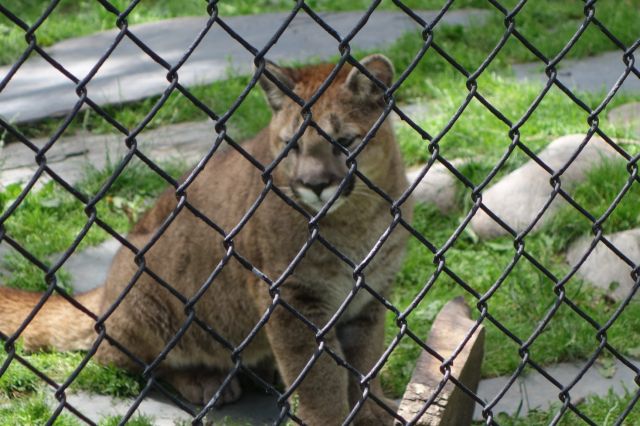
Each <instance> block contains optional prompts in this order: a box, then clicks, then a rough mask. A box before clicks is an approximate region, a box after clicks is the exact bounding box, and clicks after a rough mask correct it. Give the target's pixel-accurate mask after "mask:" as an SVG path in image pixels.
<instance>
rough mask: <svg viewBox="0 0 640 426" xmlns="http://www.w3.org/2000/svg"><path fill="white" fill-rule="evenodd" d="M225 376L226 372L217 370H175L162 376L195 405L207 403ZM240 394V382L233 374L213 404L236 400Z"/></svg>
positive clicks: (217, 404) (219, 404)
mask: <svg viewBox="0 0 640 426" xmlns="http://www.w3.org/2000/svg"><path fill="white" fill-rule="evenodd" d="M225 378H226V374H224V373H222V372H217V371H176V372H172V373H170V374H167V375H166V376H165V377H164V379H165V380H167V382H169V383H170V384H171V386H173V387H174V389H175V390H176V391H178V393H180V395H182V396H183V397H184V398H185V399H187V400H188V401H189V402H191V403H193V404H196V405H205V404H207V403H208V402H209V401H210V400H211V398H213V396H214V395H215V393H216V392H218V390H219V389H220V387H221V386H222V383H223V382H224V380H225ZM241 395H242V389H241V388H240V382H239V381H238V378H237V377H235V376H234V377H233V378H232V379H231V381H230V382H229V383H228V384H227V386H226V387H225V388H224V389H223V390H222V394H221V395H220V398H218V400H217V401H216V403H215V406H216V407H219V406H221V405H224V404H229V403H231V402H234V401H237V400H238V399H239V398H240V396H241Z"/></svg>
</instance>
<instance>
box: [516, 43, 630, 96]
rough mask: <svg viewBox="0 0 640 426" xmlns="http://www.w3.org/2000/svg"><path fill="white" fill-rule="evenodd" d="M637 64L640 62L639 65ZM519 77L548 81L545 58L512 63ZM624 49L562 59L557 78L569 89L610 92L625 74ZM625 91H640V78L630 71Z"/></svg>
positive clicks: (622, 90) (624, 86)
mask: <svg viewBox="0 0 640 426" xmlns="http://www.w3.org/2000/svg"><path fill="white" fill-rule="evenodd" d="M636 66H637V65H636ZM513 70H514V72H515V74H516V78H517V79H519V80H533V81H541V82H545V83H546V82H547V81H548V80H549V77H547V75H546V74H545V73H544V64H543V63H542V62H532V63H527V64H516V65H513ZM624 70H625V64H624V62H623V61H622V52H621V51H615V52H606V53H602V54H599V55H596V56H590V57H587V58H582V59H579V60H573V59H563V60H562V61H561V62H560V64H559V65H558V80H560V81H561V82H562V83H563V84H565V85H566V86H568V87H569V88H570V89H578V90H584V91H588V92H599V91H604V92H608V91H609V90H611V88H612V87H613V86H614V84H615V83H616V81H617V80H618V78H620V76H621V75H622V74H623V72H624ZM620 92H622V93H640V78H638V77H636V76H635V74H633V73H631V74H629V76H627V78H626V79H625V81H624V84H623V85H622V87H621V88H620Z"/></svg>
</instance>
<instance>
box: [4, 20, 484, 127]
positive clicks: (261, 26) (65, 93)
mask: <svg viewBox="0 0 640 426" xmlns="http://www.w3.org/2000/svg"><path fill="white" fill-rule="evenodd" d="M416 13H418V14H419V15H420V16H421V17H423V18H424V19H426V20H427V21H431V20H432V19H433V18H434V17H435V16H436V14H437V13H438V12H428V11H416ZM320 16H321V17H322V18H323V19H324V20H325V21H326V22H327V23H328V24H329V25H331V26H332V27H333V28H334V29H335V30H336V31H337V32H338V34H340V35H341V36H342V37H344V36H346V35H347V34H348V33H349V32H350V31H351V30H352V29H353V28H354V26H356V24H357V23H358V22H359V20H360V19H361V18H362V13H361V12H341V13H320ZM286 17H287V13H269V14H262V15H252V16H234V17H225V18H224V21H225V22H226V23H227V24H228V26H229V27H231V28H232V29H233V30H234V31H235V32H236V33H237V34H239V35H240V36H242V37H243V38H244V39H245V40H246V41H247V42H248V43H250V44H251V45H253V46H255V47H256V48H257V49H262V48H263V47H264V46H265V44H267V42H268V41H269V40H270V39H271V37H272V36H273V34H275V33H276V31H277V30H278V28H279V27H280V26H281V25H282V24H283V22H284V20H285V18H286ZM486 17H487V12H486V11H482V10H476V9H467V10H454V11H450V12H447V13H446V14H445V15H444V17H443V18H442V21H441V24H440V25H442V24H452V25H454V24H455V25H467V24H469V23H471V22H472V21H479V22H480V21H482V20H484V19H485V18H486ZM206 19H207V18H205V17H189V18H176V19H171V20H166V21H159V22H153V23H147V24H140V25H132V26H131V27H129V31H130V32H131V33H133V34H135V35H136V36H137V37H138V38H139V39H140V40H142V41H143V42H144V43H145V44H147V46H149V47H150V48H151V49H153V50H154V51H155V52H156V53H157V54H159V55H160V56H161V57H162V58H163V59H164V60H165V61H167V62H168V63H170V64H176V63H177V62H178V61H179V59H180V58H181V57H182V55H183V54H184V52H185V51H186V50H187V49H188V47H189V46H190V45H191V43H192V42H193V41H194V40H195V38H196V36H197V34H198V32H199V31H201V30H202V29H203V28H204V27H205V23H206ZM419 29H420V27H419V26H418V25H417V23H416V22H415V21H413V20H412V19H411V18H409V17H408V16H407V15H406V14H405V13H403V12H392V11H376V12H374V13H373V14H372V16H371V17H370V18H369V20H368V22H367V24H366V25H365V26H364V27H363V28H362V29H361V30H360V31H359V32H358V34H357V35H356V36H355V37H354V38H353V40H352V41H351V43H350V45H351V47H352V49H354V50H372V49H377V48H380V47H382V46H385V45H389V44H390V43H393V42H394V41H395V40H397V39H398V38H399V37H400V36H401V35H403V34H404V33H406V32H407V31H411V30H416V31H417V30H419ZM117 34H118V31H116V30H110V31H105V32H101V33H97V34H94V35H91V36H87V37H81V38H76V39H70V40H65V41H63V42H60V43H58V44H55V45H54V46H52V47H50V48H48V49H46V50H47V51H48V52H49V53H50V54H51V55H52V57H53V58H54V59H55V60H56V61H58V62H59V63H60V64H62V65H63V66H64V67H65V68H67V69H68V70H69V71H70V72H71V73H73V75H75V76H76V77H78V78H80V79H82V78H84V77H85V76H86V75H87V74H88V73H89V71H90V70H91V68H92V67H93V66H94V64H96V62H97V61H98V59H99V58H100V57H101V56H102V55H103V54H104V53H105V52H106V51H107V49H108V48H109V47H110V46H111V44H112V43H113V42H114V39H115V37H116V35H117ZM25 47H26V46H25ZM338 54H339V50H338V42H337V41H336V40H335V39H334V38H333V37H331V36H330V35H329V34H328V33H327V32H326V31H325V30H324V29H322V28H321V27H320V26H319V25H318V24H317V23H315V21H313V20H312V18H310V17H309V16H308V15H306V14H304V13H299V14H298V15H297V16H296V17H295V18H294V19H293V21H292V22H291V24H290V25H289V26H288V28H287V29H286V30H285V31H284V33H283V34H282V36H281V37H280V39H279V41H278V43H277V44H276V45H275V46H273V48H271V50H270V51H269V53H268V55H267V57H268V58H269V59H270V60H273V61H276V62H279V61H293V60H296V61H304V60H309V59H327V58H329V57H331V56H335V55H338ZM252 62H253V56H252V55H251V54H249V53H248V52H247V50H246V49H245V48H244V47H243V46H242V45H241V44H240V43H238V42H237V41H235V40H234V39H233V38H231V36H229V35H228V34H227V33H226V32H225V31H224V30H223V29H222V28H221V27H220V26H219V25H217V24H216V25H213V26H212V28H211V29H210V31H209V32H208V33H207V35H206V36H205V37H204V39H203V40H202V42H201V43H200V45H199V46H198V48H197V49H196V50H195V51H194V53H193V54H192V55H191V57H190V58H189V60H188V61H187V62H186V63H185V64H184V65H183V67H182V68H181V69H180V71H179V72H178V76H179V81H180V83H181V84H183V85H185V86H193V85H202V84H208V83H211V82H213V81H216V80H221V79H226V78H228V76H229V75H230V73H231V74H237V73H244V74H248V73H249V72H251V66H252V65H251V64H252ZM9 69H10V67H9V66H4V67H0V81H1V80H2V79H3V78H4V77H5V76H6V75H7V73H8V71H9ZM166 74H167V71H166V70H165V69H164V68H162V67H161V66H160V65H158V64H157V63H156V62H155V61H153V60H152V59H151V58H150V57H149V56H147V55H146V54H145V53H143V52H142V51H141V50H140V49H139V48H138V47H137V45H135V44H134V43H133V42H131V41H130V40H129V39H128V38H127V37H125V38H124V39H123V40H122V41H121V42H120V44H119V45H118V46H117V47H116V48H115V50H114V52H113V53H112V54H111V56H110V57H109V58H108V59H107V60H106V62H105V63H104V64H103V65H102V67H101V68H100V70H99V71H98V73H97V74H96V75H95V76H94V77H93V78H92V80H91V82H90V83H89V84H88V86H87V91H88V96H89V98H91V99H92V100H93V101H94V102H96V103H98V104H99V105H104V104H112V103H119V102H128V101H133V100H138V99H142V98H146V97H149V96H153V95H158V94H160V93H162V92H163V91H164V90H165V89H166V88H167V86H168V85H169V83H168V82H167V80H166ZM77 101H78V96H77V95H76V93H75V89H74V85H73V84H72V83H71V81H70V80H68V79H67V78H66V77H65V76H64V75H62V74H61V73H60V72H58V71H57V70H55V69H54V68H53V67H52V66H51V65H50V64H49V63H48V62H46V61H45V60H44V59H42V58H39V57H34V58H32V59H30V60H29V61H28V62H27V63H25V64H24V65H23V66H22V67H21V68H20V69H19V71H18V72H17V74H16V75H15V76H14V77H13V78H12V79H11V81H10V82H9V84H8V85H7V86H6V88H5V89H4V90H3V91H2V92H0V116H3V117H4V119H5V120H8V121H10V122H16V123H18V122H25V121H31V120H35V119H39V118H43V117H48V116H52V115H60V114H63V113H65V112H67V111H70V110H71V109H72V108H73V106H74V104H75V103H76V102H77Z"/></svg>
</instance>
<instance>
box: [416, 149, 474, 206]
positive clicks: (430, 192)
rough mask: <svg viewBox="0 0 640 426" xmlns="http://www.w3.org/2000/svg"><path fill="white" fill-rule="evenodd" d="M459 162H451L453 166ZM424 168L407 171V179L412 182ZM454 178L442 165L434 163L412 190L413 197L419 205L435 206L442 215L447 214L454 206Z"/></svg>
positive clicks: (418, 167)
mask: <svg viewBox="0 0 640 426" xmlns="http://www.w3.org/2000/svg"><path fill="white" fill-rule="evenodd" d="M460 163H461V161H455V160H454V161H453V164H454V165H457V164H460ZM423 167H424V166H416V167H412V168H410V169H409V170H407V179H408V180H409V182H414V181H415V180H416V179H417V178H418V177H419V175H420V173H421V172H422V169H423ZM456 193H457V191H456V178H455V176H454V175H453V174H452V173H451V172H450V171H449V170H448V169H447V168H446V167H445V166H443V165H442V164H439V163H436V164H434V165H433V166H431V168H430V169H429V171H428V172H427V174H426V175H424V177H423V178H422V180H421V181H420V183H419V184H418V185H417V186H416V188H415V189H414V190H413V197H414V199H415V200H416V201H417V202H419V203H427V204H435V205H436V207H438V209H439V210H440V211H441V212H442V213H448V212H450V211H451V210H453V208H454V207H455V205H456Z"/></svg>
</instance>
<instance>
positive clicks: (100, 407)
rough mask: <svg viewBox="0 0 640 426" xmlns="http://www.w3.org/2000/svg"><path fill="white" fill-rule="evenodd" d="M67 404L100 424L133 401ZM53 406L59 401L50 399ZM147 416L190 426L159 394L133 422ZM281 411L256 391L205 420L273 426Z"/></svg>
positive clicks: (93, 398) (164, 425)
mask: <svg viewBox="0 0 640 426" xmlns="http://www.w3.org/2000/svg"><path fill="white" fill-rule="evenodd" d="M67 396H68V398H67V400H68V401H69V403H70V404H71V405H73V406H74V407H75V408H77V409H78V410H79V411H80V412H81V413H83V414H84V415H86V416H88V417H89V418H90V419H91V420H93V421H94V422H96V423H98V422H99V421H100V420H101V419H104V418H105V417H107V416H122V415H124V414H126V412H127V411H128V410H129V408H130V407H131V405H132V404H133V402H134V399H131V398H126V399H118V398H111V397H109V396H104V395H95V394H90V393H87V392H78V393H69V394H68V395H67ZM50 404H51V405H52V406H56V405H57V401H55V400H54V399H53V398H51V399H50ZM138 415H144V416H145V417H148V418H150V419H152V422H153V425H154V426H176V425H182V424H184V425H187V424H191V420H193V418H192V417H191V415H190V414H189V413H187V412H185V411H183V410H181V409H180V408H178V407H176V406H175V405H173V403H172V402H171V401H169V400H168V399H167V398H165V397H164V396H163V395H161V394H159V393H155V392H152V393H151V394H150V396H149V397H148V398H145V399H144V400H143V401H142V403H141V404H140V406H139V407H138V409H137V410H136V412H135V414H134V415H133V418H134V419H135V418H136V417H137V416H138ZM278 415H279V410H278V406H277V404H276V399H275V398H274V397H272V396H270V395H267V394H264V393H258V392H256V391H254V392H251V393H248V394H246V395H245V396H243V397H242V398H241V399H240V401H238V402H236V403H234V404H231V405H225V406H223V407H222V408H219V409H216V410H212V411H211V412H210V413H209V414H208V415H207V417H206V424H210V425H221V426H224V425H227V424H229V425H245V424H250V425H255V426H261V425H270V424H273V422H274V421H275V420H276V419H277V418H278Z"/></svg>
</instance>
